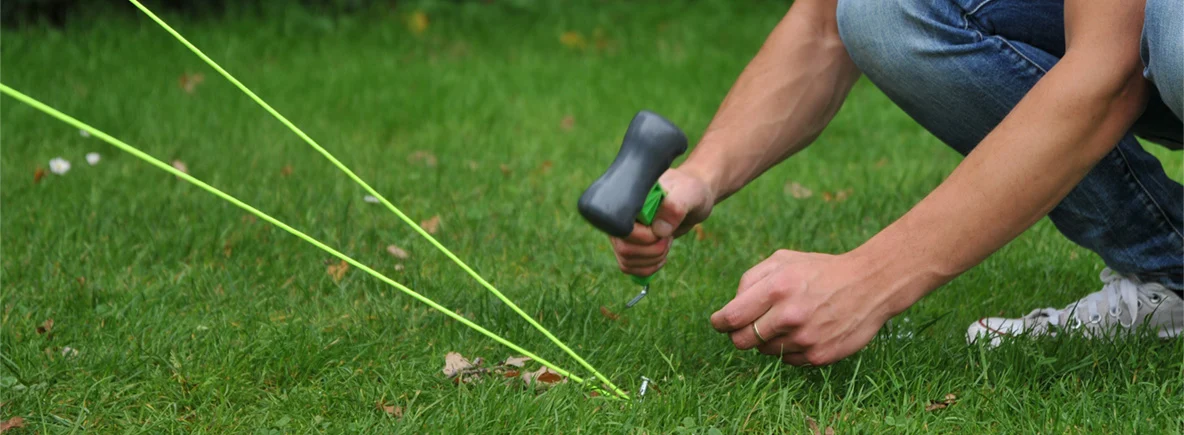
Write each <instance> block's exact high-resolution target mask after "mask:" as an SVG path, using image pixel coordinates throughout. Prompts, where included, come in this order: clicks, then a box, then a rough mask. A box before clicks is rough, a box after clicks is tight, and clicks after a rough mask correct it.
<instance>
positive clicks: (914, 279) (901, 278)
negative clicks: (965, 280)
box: [845, 237, 949, 317]
mask: <svg viewBox="0 0 1184 435" xmlns="http://www.w3.org/2000/svg"><path fill="white" fill-rule="evenodd" d="M917 252H923V251H919V250H916V249H911V248H909V247H908V246H907V245H905V244H898V243H891V242H885V240H884V239H883V238H879V237H873V238H872V239H871V240H868V241H867V242H866V243H864V244H863V245H861V246H859V247H858V248H855V249H854V250H852V251H850V252H848V253H847V254H845V255H847V256H848V257H850V258H851V259H852V261H854V262H855V263H856V264H859V265H860V267H861V268H862V270H864V271H866V272H867V273H868V274H869V275H870V276H871V280H870V281H871V282H873V283H875V287H877V289H876V292H878V293H880V294H881V296H883V298H884V299H883V306H884V308H885V310H886V311H887V315H888V317H892V316H895V315H897V314H900V313H901V312H903V311H904V310H906V309H908V308H909V307H911V306H912V305H913V304H915V303H917V301H919V300H921V298H923V297H925V295H927V294H929V293H930V292H932V291H933V290H935V289H937V288H938V287H940V286H941V285H942V284H944V283H946V282H948V281H949V278H947V277H946V275H945V274H943V273H940V272H939V271H940V268H939V267H936V266H937V264H938V263H936V262H933V261H930V260H927V259H926V258H925V256H924V255H923V254H920V255H918V254H916V253H917Z"/></svg>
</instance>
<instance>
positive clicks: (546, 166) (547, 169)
mask: <svg viewBox="0 0 1184 435" xmlns="http://www.w3.org/2000/svg"><path fill="white" fill-rule="evenodd" d="M554 166H555V163H552V162H551V161H550V160H543V163H542V164H540V165H539V172H541V173H543V174H550V173H551V168H552V167H554Z"/></svg>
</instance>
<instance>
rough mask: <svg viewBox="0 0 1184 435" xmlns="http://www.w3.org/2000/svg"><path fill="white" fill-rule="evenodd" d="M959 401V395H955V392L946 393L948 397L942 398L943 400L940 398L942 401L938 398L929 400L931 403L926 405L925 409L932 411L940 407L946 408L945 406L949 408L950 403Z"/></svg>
mask: <svg viewBox="0 0 1184 435" xmlns="http://www.w3.org/2000/svg"><path fill="white" fill-rule="evenodd" d="M957 401H958V396H955V395H953V394H946V397H944V398H942V400H940V401H938V400H931V401H929V405H927V406H925V411H929V412H932V411H936V410H939V409H945V408H948V407H949V406H950V405H953V404H954V403H955V402H957Z"/></svg>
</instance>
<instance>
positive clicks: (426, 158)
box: [407, 150, 439, 168]
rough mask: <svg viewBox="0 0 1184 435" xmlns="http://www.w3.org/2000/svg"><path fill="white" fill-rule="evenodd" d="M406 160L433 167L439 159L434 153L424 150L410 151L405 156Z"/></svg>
mask: <svg viewBox="0 0 1184 435" xmlns="http://www.w3.org/2000/svg"><path fill="white" fill-rule="evenodd" d="M407 161H408V162H410V163H423V165H424V166H427V167H429V168H434V167H436V164H437V163H439V160H438V159H436V155H435V154H432V153H431V152H429V151H424V150H419V151H416V152H413V153H411V154H410V155H408V156H407Z"/></svg>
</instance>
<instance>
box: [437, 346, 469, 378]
mask: <svg viewBox="0 0 1184 435" xmlns="http://www.w3.org/2000/svg"><path fill="white" fill-rule="evenodd" d="M474 367H477V365H476V364H473V363H472V362H471V361H469V360H468V358H465V357H464V356H463V355H461V354H459V353H456V352H448V353H447V354H445V355H444V376H448V377H449V378H453V377H456V375H459V374H461V373H463V372H464V371H465V370H469V369H472V368H474Z"/></svg>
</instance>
